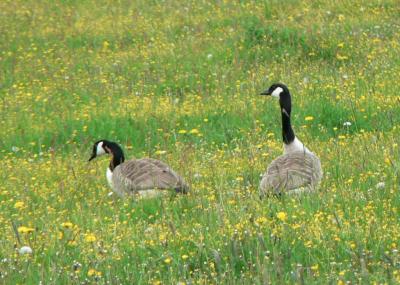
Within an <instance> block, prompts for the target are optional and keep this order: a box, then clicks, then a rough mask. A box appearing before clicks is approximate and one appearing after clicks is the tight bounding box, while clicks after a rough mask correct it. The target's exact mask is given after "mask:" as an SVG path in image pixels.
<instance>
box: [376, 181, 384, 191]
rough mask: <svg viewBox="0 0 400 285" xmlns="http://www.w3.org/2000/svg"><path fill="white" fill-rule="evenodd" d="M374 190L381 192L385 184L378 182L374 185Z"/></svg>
mask: <svg viewBox="0 0 400 285" xmlns="http://www.w3.org/2000/svg"><path fill="white" fill-rule="evenodd" d="M375 188H376V189H378V190H382V189H383V188H385V182H379V183H377V184H376V185H375Z"/></svg>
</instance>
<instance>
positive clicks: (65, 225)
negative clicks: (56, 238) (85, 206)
mask: <svg viewBox="0 0 400 285" xmlns="http://www.w3.org/2000/svg"><path fill="white" fill-rule="evenodd" d="M61 226H62V227H63V228H67V229H70V228H72V227H73V226H74V224H73V223H71V222H65V223H61Z"/></svg>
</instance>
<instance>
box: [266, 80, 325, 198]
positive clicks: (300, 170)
mask: <svg viewBox="0 0 400 285" xmlns="http://www.w3.org/2000/svg"><path fill="white" fill-rule="evenodd" d="M261 95H270V96H272V97H275V98H278V99H279V104H280V107H281V113H282V138H283V146H284V152H283V155H281V156H279V157H278V158H276V159H275V160H274V161H272V162H271V164H270V165H269V166H268V168H267V171H266V172H265V173H264V175H263V177H262V179H261V182H260V192H261V196H264V195H269V194H280V193H282V192H287V193H301V192H303V191H312V190H315V189H316V188H317V186H318V185H319V182H320V181H321V179H322V168H321V162H320V160H319V158H318V156H316V155H315V154H314V153H312V152H311V151H310V150H309V149H308V148H307V147H305V146H304V145H303V143H302V142H301V141H300V140H299V139H298V138H297V137H296V136H295V134H294V131H293V129H292V125H291V124H290V113H291V109H292V103H291V97H290V93H289V89H288V88H287V87H286V85H284V84H281V83H276V84H273V85H271V87H270V88H268V89H267V90H265V91H264V92H262V93H261Z"/></svg>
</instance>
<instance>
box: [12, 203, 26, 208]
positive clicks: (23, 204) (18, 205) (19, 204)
mask: <svg viewBox="0 0 400 285" xmlns="http://www.w3.org/2000/svg"><path fill="white" fill-rule="evenodd" d="M24 206H25V203H24V202H21V201H19V202H16V203H15V204H14V208H15V209H22V208H23V207H24Z"/></svg>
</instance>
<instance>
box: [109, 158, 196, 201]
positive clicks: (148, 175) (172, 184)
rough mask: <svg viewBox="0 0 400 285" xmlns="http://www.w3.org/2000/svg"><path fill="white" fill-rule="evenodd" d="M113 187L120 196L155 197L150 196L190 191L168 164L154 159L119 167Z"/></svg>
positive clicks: (115, 170)
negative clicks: (162, 192)
mask: <svg viewBox="0 0 400 285" xmlns="http://www.w3.org/2000/svg"><path fill="white" fill-rule="evenodd" d="M112 186H113V189H114V191H115V192H116V193H117V194H118V195H120V196H125V195H132V194H138V195H141V196H153V195H152V194H149V193H150V192H152V191H158V192H161V191H163V190H170V189H174V190H175V191H177V192H182V193H187V192H188V189H189V188H188V186H187V184H186V182H185V181H184V180H183V178H182V177H180V176H179V175H178V174H177V173H176V172H175V171H173V170H172V169H171V168H170V167H169V166H168V165H167V164H165V163H164V162H162V161H159V160H156V159H152V158H142V159H133V160H129V161H126V162H124V163H122V164H120V165H118V166H117V167H116V168H115V169H114V171H113V175H112ZM146 192H149V193H146ZM147 194H149V195H147Z"/></svg>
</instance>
